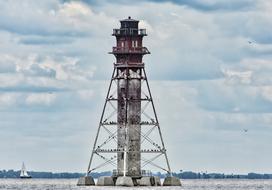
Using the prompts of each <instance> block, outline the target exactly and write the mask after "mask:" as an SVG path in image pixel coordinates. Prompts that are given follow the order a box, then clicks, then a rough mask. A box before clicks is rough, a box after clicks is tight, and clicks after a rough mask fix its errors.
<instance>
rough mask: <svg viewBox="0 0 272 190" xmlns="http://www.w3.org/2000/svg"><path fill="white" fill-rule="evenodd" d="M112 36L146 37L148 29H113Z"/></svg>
mask: <svg viewBox="0 0 272 190" xmlns="http://www.w3.org/2000/svg"><path fill="white" fill-rule="evenodd" d="M112 35H141V36H146V35H147V34H146V29H136V28H120V29H113V33H112Z"/></svg>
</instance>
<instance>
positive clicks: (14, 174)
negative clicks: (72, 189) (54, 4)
mask: <svg viewBox="0 0 272 190" xmlns="http://www.w3.org/2000/svg"><path fill="white" fill-rule="evenodd" d="M28 173H29V174H30V175H31V176H32V177H33V178H40V179H73V178H79V177H81V176H84V175H85V173H76V172H74V173H72V172H60V173H54V172H36V171H29V172H28ZM111 174H112V173H111V172H110V171H105V172H94V173H92V174H91V175H92V176H93V177H94V178H98V177H100V176H111ZM153 175H154V176H159V177H160V178H165V176H166V174H165V173H160V172H157V173H153ZM173 175H174V176H176V177H179V178H181V179H272V174H259V173H248V174H246V175H244V174H243V175H240V174H224V173H199V172H198V173H197V172H191V171H184V172H179V173H173ZM19 176H20V171H15V170H0V178H19Z"/></svg>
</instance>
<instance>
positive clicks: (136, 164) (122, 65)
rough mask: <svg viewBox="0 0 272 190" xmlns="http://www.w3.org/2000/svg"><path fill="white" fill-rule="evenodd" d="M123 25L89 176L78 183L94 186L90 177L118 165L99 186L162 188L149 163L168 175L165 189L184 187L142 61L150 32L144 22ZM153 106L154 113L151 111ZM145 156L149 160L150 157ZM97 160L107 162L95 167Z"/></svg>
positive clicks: (114, 51) (123, 22) (114, 50)
mask: <svg viewBox="0 0 272 190" xmlns="http://www.w3.org/2000/svg"><path fill="white" fill-rule="evenodd" d="M120 22H121V27H120V28H119V29H113V33H112V35H113V36H115V37H116V46H115V47H113V48H112V51H111V52H110V54H113V55H114V56H115V58H116V62H115V63H114V68H113V73H112V77H111V81H110V85H109V88H108V92H107V95H106V99H105V104H104V107H103V111H102V115H101V118H100V122H99V125H98V130H97V134H96V137H95V139H94V145H93V149H92V153H91V157H90V161H89V165H88V169H87V174H86V177H83V178H80V179H79V182H78V185H94V181H93V179H92V177H91V173H92V172H93V171H95V170H97V169H99V168H101V167H104V166H106V165H109V164H111V165H113V166H114V167H115V168H114V170H113V173H112V176H104V177H101V178H99V179H98V182H97V185H124V186H133V185H160V179H158V178H157V177H154V176H152V174H151V172H150V171H149V170H145V169H144V168H145V166H147V165H151V166H153V167H156V168H158V169H160V170H163V171H164V172H167V173H168V175H169V176H168V177H167V178H166V179H165V181H164V183H163V185H180V181H179V179H177V178H175V177H173V176H172V173H171V169H170V165H169V161H168V157H167V154H166V148H165V145H164V141H163V138H162V133H161V129H160V125H159V121H158V117H157V114H156V111H155V106H154V103H153V99H152V96H151V91H150V87H149V84H148V80H147V75H146V72H145V64H144V63H143V61H142V60H143V56H144V55H146V54H150V52H149V50H148V49H147V48H146V47H144V46H143V38H144V37H145V36H147V33H146V29H139V28H138V24H139V21H138V20H134V19H132V18H131V17H128V18H127V19H124V20H121V21H120ZM148 107H150V109H149V112H151V113H147V112H148ZM154 133H156V134H157V138H156V139H152V137H151V135H152V134H154ZM103 134H106V135H103ZM153 136H154V135H153ZM145 143H147V144H149V147H148V146H147V145H145ZM146 154H148V156H149V157H147V158H146V157H145V156H144V155H146ZM150 155H154V156H153V157H150ZM94 157H98V158H99V159H101V160H102V162H99V163H98V164H97V165H96V166H93V165H94V163H93V162H94ZM159 157H163V159H164V165H163V164H162V163H160V164H156V163H154V161H155V160H156V159H157V158H159Z"/></svg>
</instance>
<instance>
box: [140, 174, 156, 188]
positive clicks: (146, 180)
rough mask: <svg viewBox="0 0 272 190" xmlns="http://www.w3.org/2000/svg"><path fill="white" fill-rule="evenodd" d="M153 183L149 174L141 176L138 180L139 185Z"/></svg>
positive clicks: (150, 184)
mask: <svg viewBox="0 0 272 190" xmlns="http://www.w3.org/2000/svg"><path fill="white" fill-rule="evenodd" d="M154 184H155V182H154V178H153V177H149V176H145V177H142V178H141V179H140V181H139V185H140V186H153V185H154Z"/></svg>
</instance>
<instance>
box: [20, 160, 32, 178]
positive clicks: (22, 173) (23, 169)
mask: <svg viewBox="0 0 272 190" xmlns="http://www.w3.org/2000/svg"><path fill="white" fill-rule="evenodd" d="M20 177H30V176H29V175H28V173H27V171H26V167H25V164H24V162H23V165H22V169H21V173H20Z"/></svg>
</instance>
